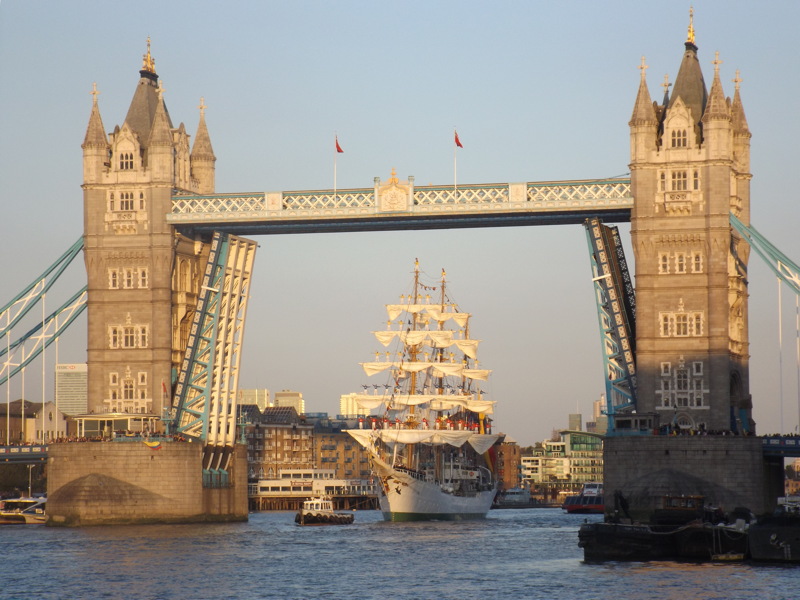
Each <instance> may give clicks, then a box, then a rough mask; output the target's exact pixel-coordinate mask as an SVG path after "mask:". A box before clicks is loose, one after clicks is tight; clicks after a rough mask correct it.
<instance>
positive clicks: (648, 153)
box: [629, 21, 754, 432]
mask: <svg viewBox="0 0 800 600" xmlns="http://www.w3.org/2000/svg"><path fill="white" fill-rule="evenodd" d="M684 45H685V50H684V54H683V60H682V62H681V65H680V70H679V71H678V76H677V78H676V79H675V83H674V85H673V86H672V92H671V93H669V87H670V86H669V84H668V82H667V80H666V77H665V82H664V90H665V92H664V98H663V101H662V102H661V103H658V102H653V101H651V99H650V94H649V92H648V88H647V84H646V81H645V69H646V68H647V67H646V65H645V64H644V58H642V66H641V67H640V68H641V83H640V85H639V91H638V95H637V97H636V102H635V106H634V109H633V116H632V117H631V121H630V123H629V125H630V135H631V137H630V139H631V164H630V169H631V183H632V191H633V197H634V199H635V201H634V202H635V204H634V208H633V211H632V215H631V237H632V242H633V250H634V255H635V259H636V305H637V315H636V361H637V376H638V381H637V411H638V412H639V414H642V413H645V414H650V415H657V416H658V418H657V419H656V422H658V423H660V424H661V425H667V424H671V425H672V426H678V427H681V428H684V429H690V428H691V429H703V428H705V429H708V430H726V431H727V430H737V431H739V432H742V431H752V430H753V429H754V423H753V422H752V417H751V408H752V404H751V398H750V392H749V370H748V360H749V351H748V346H749V341H748V313H747V279H746V274H747V272H746V269H747V262H748V254H749V247H748V246H747V244H745V243H744V242H743V241H742V240H741V239H739V237H738V236H736V235H735V234H734V233H733V232H732V230H731V226H730V224H729V213H731V212H733V213H734V214H735V215H736V216H737V217H738V218H739V219H741V220H742V221H743V222H744V223H745V224H749V222H750V179H751V174H750V131H749V130H748V127H747V121H746V119H745V115H744V110H743V108H742V102H741V99H740V97H739V84H740V82H741V80H740V79H739V77H738V72H737V77H736V79H734V80H733V81H734V82H735V91H734V96H733V100H731V99H730V98H726V97H725V96H724V94H723V89H722V82H721V81H720V64H721V61H720V60H719V58H718V56H717V58H716V59H715V60H714V61H712V64H713V65H714V79H713V81H712V83H711V90H710V91H707V89H706V85H705V82H704V80H703V73H702V70H701V68H700V62H699V60H698V47H697V46H696V45H695V37H694V27H693V25H692V23H691V21H690V25H689V33H688V39H687V40H686V42H685V44H684Z"/></svg>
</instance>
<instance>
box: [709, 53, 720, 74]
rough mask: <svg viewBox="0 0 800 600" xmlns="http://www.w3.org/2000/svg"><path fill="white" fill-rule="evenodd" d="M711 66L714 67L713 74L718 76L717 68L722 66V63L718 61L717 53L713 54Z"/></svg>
mask: <svg viewBox="0 0 800 600" xmlns="http://www.w3.org/2000/svg"><path fill="white" fill-rule="evenodd" d="M711 64H712V65H714V73H716V74H717V75H719V66H720V65H721V64H722V61H721V60H720V59H719V51H717V52H715V53H714V60H712V61H711Z"/></svg>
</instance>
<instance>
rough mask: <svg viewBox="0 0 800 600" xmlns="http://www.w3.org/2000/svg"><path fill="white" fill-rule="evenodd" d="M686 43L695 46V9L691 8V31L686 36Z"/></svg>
mask: <svg viewBox="0 0 800 600" xmlns="http://www.w3.org/2000/svg"><path fill="white" fill-rule="evenodd" d="M686 41H687V42H689V43H690V44H694V7H693V6H690V7H689V30H688V32H687V34H686Z"/></svg>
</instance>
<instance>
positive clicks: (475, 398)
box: [348, 261, 501, 521]
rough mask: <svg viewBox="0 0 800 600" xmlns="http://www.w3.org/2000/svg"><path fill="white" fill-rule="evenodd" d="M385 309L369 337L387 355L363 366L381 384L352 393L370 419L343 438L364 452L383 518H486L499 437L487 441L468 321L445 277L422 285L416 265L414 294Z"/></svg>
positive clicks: (481, 377)
mask: <svg viewBox="0 0 800 600" xmlns="http://www.w3.org/2000/svg"><path fill="white" fill-rule="evenodd" d="M386 310H387V316H388V319H387V321H386V329H385V330H382V331H376V332H374V334H375V337H376V338H377V340H378V342H379V343H380V344H381V345H382V347H383V348H384V349H385V350H379V351H378V352H376V354H375V360H374V361H373V362H365V363H361V365H362V367H363V368H364V371H365V373H366V374H367V375H368V376H382V377H383V378H384V382H383V384H372V385H371V386H369V385H365V386H364V390H363V393H359V394H354V397H355V400H356V402H357V403H358V404H359V405H360V406H361V407H362V408H365V409H368V410H370V411H371V416H369V417H368V418H366V419H361V420H360V422H359V428H358V429H350V430H348V433H349V434H350V435H351V436H353V438H355V439H356V440H357V441H358V443H360V444H361V445H362V446H364V448H366V449H367V450H368V451H369V454H370V459H371V466H372V471H373V473H374V474H375V476H376V478H377V479H378V480H379V482H380V485H379V503H380V508H381V511H382V512H383V516H384V518H385V519H386V520H388V521H421V520H450V521H456V520H465V519H482V518H484V517H485V516H486V514H487V512H488V511H489V509H490V508H491V505H492V501H493V500H494V497H495V494H496V492H497V480H496V478H495V474H494V469H493V464H494V461H493V459H492V457H493V447H494V446H495V444H496V443H497V442H498V440H499V439H500V437H501V435H498V434H493V433H492V432H491V428H492V425H491V419H490V417H489V415H492V414H493V412H494V405H495V402H494V401H491V400H488V399H486V398H485V397H484V392H483V390H482V389H481V383H482V382H485V381H488V378H489V374H490V371H489V370H487V369H483V368H480V366H479V363H478V359H477V354H478V343H479V340H477V339H473V338H472V337H470V317H471V315H470V314H469V313H466V312H462V311H461V309H460V308H459V307H458V305H456V304H455V303H454V302H453V301H452V300H451V299H450V297H449V296H448V290H447V282H446V274H445V272H444V270H442V275H441V279H440V280H439V281H435V282H434V285H426V284H424V283H423V282H422V281H421V274H420V268H419V262H418V261H417V262H415V266H414V282H413V286H412V289H411V291H410V293H408V294H407V295H401V296H400V302H399V303H398V304H389V305H387V306H386ZM389 348H391V350H390V349H389Z"/></svg>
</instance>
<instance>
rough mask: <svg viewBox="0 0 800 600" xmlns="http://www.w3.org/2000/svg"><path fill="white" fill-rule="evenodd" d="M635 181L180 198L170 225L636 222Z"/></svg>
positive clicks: (298, 229)
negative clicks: (595, 219)
mask: <svg viewBox="0 0 800 600" xmlns="http://www.w3.org/2000/svg"><path fill="white" fill-rule="evenodd" d="M632 207H633V196H632V195H631V182H630V178H609V179H592V180H590V179H586V180H574V181H544V182H527V183H526V182H523V183H496V184H472V185H463V186H461V185H459V186H455V185H450V186H415V185H414V178H413V177H409V178H408V181H399V180H398V179H397V177H396V176H395V175H394V173H393V174H392V176H391V177H390V178H389V180H388V181H387V182H386V183H384V184H382V183H381V181H380V179H379V178H377V177H376V178H375V185H374V187H372V188H362V189H344V190H319V191H294V192H259V193H252V194H214V195H208V196H174V197H173V199H172V213H171V214H169V215H167V221H168V222H169V223H170V224H172V225H175V226H176V227H179V228H180V229H182V230H184V231H193V232H200V233H203V232H204V233H208V234H210V233H211V232H212V231H214V230H222V231H225V232H227V233H230V234H234V235H268V234H280V233H324V232H346V231H386V230H396V229H439V228H442V229H452V228H466V227H503V226H522V225H558V224H583V222H584V221H585V220H586V219H587V218H590V217H600V218H601V219H602V220H603V221H605V222H611V223H613V222H628V221H630V218H631V217H630V214H631V208H632Z"/></svg>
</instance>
